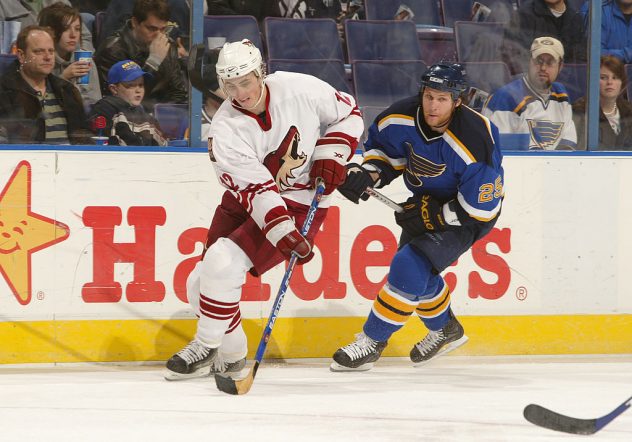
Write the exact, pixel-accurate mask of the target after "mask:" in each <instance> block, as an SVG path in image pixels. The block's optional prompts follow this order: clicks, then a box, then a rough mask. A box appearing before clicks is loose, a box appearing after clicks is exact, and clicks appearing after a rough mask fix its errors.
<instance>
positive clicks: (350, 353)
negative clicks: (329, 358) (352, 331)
mask: <svg viewBox="0 0 632 442" xmlns="http://www.w3.org/2000/svg"><path fill="white" fill-rule="evenodd" d="M386 344H388V341H382V342H379V341H374V340H373V339H371V338H369V337H368V336H367V335H365V334H364V333H358V334H357V335H356V340H355V341H354V342H352V343H351V344H349V345H345V346H344V347H342V348H339V349H338V350H337V351H336V353H334V362H332V363H331V365H330V366H329V369H330V370H331V371H366V370H370V369H371V368H373V363H374V362H375V361H377V360H378V359H379V358H380V355H381V354H382V351H383V350H384V349H385V348H386Z"/></svg>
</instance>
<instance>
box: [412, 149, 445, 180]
mask: <svg viewBox="0 0 632 442" xmlns="http://www.w3.org/2000/svg"><path fill="white" fill-rule="evenodd" d="M405 144H406V147H408V152H409V153H408V164H407V165H406V170H405V171H404V178H405V179H406V181H407V182H408V183H409V184H410V185H411V186H413V187H420V186H422V185H423V181H421V177H424V178H434V177H438V176H439V175H441V174H442V173H443V172H444V171H445V168H446V165H445V164H437V163H433V162H432V161H430V160H429V159H427V158H424V157H422V156H421V155H418V154H416V153H415V151H414V149H413V145H412V144H410V143H405Z"/></svg>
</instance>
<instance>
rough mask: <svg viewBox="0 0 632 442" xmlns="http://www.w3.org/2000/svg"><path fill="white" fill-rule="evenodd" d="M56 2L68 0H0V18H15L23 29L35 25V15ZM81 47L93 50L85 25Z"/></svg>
mask: <svg viewBox="0 0 632 442" xmlns="http://www.w3.org/2000/svg"><path fill="white" fill-rule="evenodd" d="M56 2H62V3H64V4H65V5H67V6H71V5H70V1H69V0H38V1H32V0H0V20H16V21H19V22H20V23H22V28H23V29H24V28H25V27H26V26H29V25H36V24H37V23H38V21H37V15H38V14H39V13H40V11H41V10H42V9H43V8H45V7H47V6H50V5H52V4H53V3H56ZM81 49H86V50H89V51H94V45H93V44H92V32H91V31H90V29H88V28H87V27H86V26H85V25H83V24H82V28H81Z"/></svg>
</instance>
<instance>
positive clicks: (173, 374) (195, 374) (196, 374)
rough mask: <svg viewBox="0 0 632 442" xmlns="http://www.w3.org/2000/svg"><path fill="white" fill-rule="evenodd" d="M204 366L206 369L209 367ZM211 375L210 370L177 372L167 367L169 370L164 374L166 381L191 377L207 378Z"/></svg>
mask: <svg viewBox="0 0 632 442" xmlns="http://www.w3.org/2000/svg"><path fill="white" fill-rule="evenodd" d="M204 368H206V370H208V369H209V367H204ZM209 376H211V372H210V370H209V371H205V370H204V369H201V370H197V371H194V372H193V373H189V374H182V373H176V372H175V371H171V370H169V369H167V372H166V373H165V374H164V378H165V380H166V381H188V380H189V379H199V378H207V377H209Z"/></svg>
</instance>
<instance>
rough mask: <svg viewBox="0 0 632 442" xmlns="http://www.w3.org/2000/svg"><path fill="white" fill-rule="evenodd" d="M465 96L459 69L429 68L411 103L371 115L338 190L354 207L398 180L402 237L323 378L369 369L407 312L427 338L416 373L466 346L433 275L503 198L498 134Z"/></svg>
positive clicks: (480, 231)
mask: <svg viewBox="0 0 632 442" xmlns="http://www.w3.org/2000/svg"><path fill="white" fill-rule="evenodd" d="M467 89H468V86H467V81H466V76H465V71H464V69H463V68H462V67H461V65H458V64H436V65H434V66H431V67H430V68H429V69H428V70H427V71H426V72H425V73H424V74H423V75H422V77H421V89H420V95H419V96H413V97H410V98H407V99H404V100H402V101H399V102H397V103H395V104H393V105H392V106H391V107H389V108H388V109H386V110H385V111H384V112H382V113H381V114H380V115H378V117H377V118H376V119H375V122H374V123H373V124H372V125H371V127H370V128H369V134H368V139H367V141H366V143H365V153H364V158H363V162H362V164H361V165H359V164H349V165H348V166H347V169H348V170H347V179H346V181H345V183H344V184H343V185H342V186H340V187H339V188H338V190H339V191H340V192H341V193H342V194H343V195H344V196H345V197H346V198H348V199H349V200H351V201H353V202H354V203H358V202H359V200H360V199H363V200H366V199H368V195H367V194H366V193H365V190H366V189H367V187H376V188H381V187H384V186H386V185H388V184H389V183H390V182H392V181H393V180H394V179H396V178H397V177H399V176H401V177H402V178H403V179H404V182H405V183H406V186H407V188H408V189H409V190H410V191H411V192H412V193H413V196H411V197H410V198H409V199H408V200H407V201H406V202H405V203H404V204H403V208H404V211H403V212H401V213H395V219H396V222H397V224H399V225H400V226H401V227H402V234H401V238H400V243H399V249H398V251H397V253H396V254H395V256H394V258H393V261H392V262H391V265H390V270H389V275H388V278H387V282H386V284H385V285H384V287H383V288H382V289H381V290H380V292H379V294H378V295H377V297H376V299H375V301H374V303H373V307H372V308H371V312H370V313H369V316H368V318H367V320H366V322H365V324H364V327H363V331H362V332H361V333H358V334H357V335H356V340H355V341H354V342H352V343H351V344H349V345H346V346H344V347H342V348H340V349H339V350H337V351H336V352H335V354H334V356H333V359H334V362H333V363H332V364H331V370H332V371H351V370H368V369H370V368H371V367H372V366H373V363H374V362H375V361H377V360H378V358H379V357H380V355H381V353H382V351H383V350H384V348H385V347H386V345H387V342H388V339H389V337H390V336H391V335H392V334H393V333H394V332H396V331H397V330H399V329H400V328H401V327H402V326H403V325H404V323H405V322H406V321H407V320H408V318H409V317H410V316H411V315H412V314H413V313H415V314H416V315H417V316H418V317H419V318H420V319H421V321H422V322H423V323H424V325H425V326H426V328H428V330H429V332H428V334H427V335H426V336H425V337H424V338H423V339H422V340H421V341H419V342H418V343H416V344H415V345H414V346H413V347H412V350H411V351H410V358H411V360H412V362H413V363H414V364H415V365H418V364H422V363H425V362H427V361H429V360H430V359H432V358H433V357H435V356H437V355H439V354H441V353H445V352H447V351H449V350H452V349H454V348H456V347H458V346H459V345H462V344H464V343H465V342H466V341H467V337H466V336H465V334H464V330H463V327H462V326H461V324H460V323H459V321H458V320H457V318H456V317H455V316H454V313H453V312H452V309H451V308H450V293H449V290H448V287H447V285H446V283H445V282H444V280H443V278H442V277H441V275H440V273H441V272H442V271H443V270H445V269H446V268H447V267H448V266H449V265H450V264H452V263H453V262H454V261H455V260H456V259H457V258H458V257H459V256H461V255H462V254H463V253H464V252H465V251H467V250H468V249H469V248H470V247H471V246H472V244H473V243H474V242H475V241H477V240H478V239H480V238H482V237H483V236H484V235H486V234H487V233H488V232H489V231H490V230H491V229H492V227H493V226H494V224H495V223H496V220H497V219H498V215H499V214H500V207H501V202H502V198H503V195H504V194H503V169H502V165H501V163H502V154H501V149H500V146H499V136H498V130H497V128H496V126H494V125H493V124H492V123H491V122H490V121H489V120H488V119H487V118H485V117H484V116H482V115H481V114H479V113H477V112H475V111H473V110H472V109H470V108H469V107H467V106H465V105H464V104H463V103H462V100H463V96H464V94H465V92H466V91H467Z"/></svg>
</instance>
